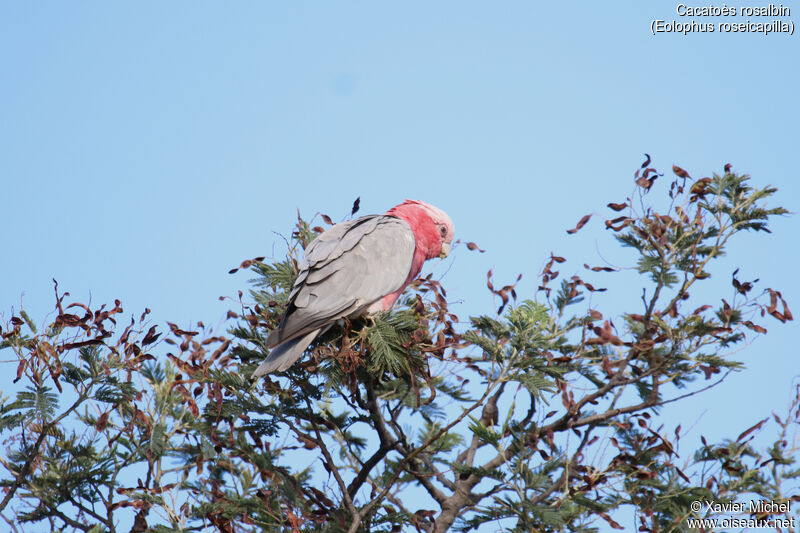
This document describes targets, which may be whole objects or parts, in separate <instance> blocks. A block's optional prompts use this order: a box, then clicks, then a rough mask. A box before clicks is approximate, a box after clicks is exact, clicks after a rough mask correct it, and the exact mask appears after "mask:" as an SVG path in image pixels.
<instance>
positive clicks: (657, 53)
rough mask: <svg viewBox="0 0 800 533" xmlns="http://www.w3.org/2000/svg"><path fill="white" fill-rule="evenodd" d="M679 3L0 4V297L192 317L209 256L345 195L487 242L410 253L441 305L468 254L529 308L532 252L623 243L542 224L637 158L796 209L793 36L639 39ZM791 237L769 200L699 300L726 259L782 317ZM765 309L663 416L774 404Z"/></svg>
mask: <svg viewBox="0 0 800 533" xmlns="http://www.w3.org/2000/svg"><path fill="white" fill-rule="evenodd" d="M676 5H677V2H665V1H652V2H641V1H622V2H615V3H605V2H571V3H561V2H559V3H556V2H552V3H534V2H503V3H486V2H436V3H430V2H403V3H399V2H395V3H386V2H381V3H377V2H375V3H367V2H343V1H339V2H328V3H311V2H302V3H301V2H293V3H289V2H284V3H277V2H236V3H218V2H177V1H176V2H169V3H163V2H136V3H133V2H128V3H105V2H70V3H56V2H50V3H47V2H38V3H10V2H7V3H4V4H2V6H0V72H2V82H1V83H0V217H2V222H3V228H4V232H3V239H2V249H3V260H2V261H1V262H0V311H2V312H4V313H6V316H7V317H8V314H9V312H10V309H11V307H12V306H13V307H15V308H17V307H18V306H19V302H20V301H22V302H23V303H24V305H25V307H26V308H27V310H28V311H29V313H30V314H31V315H32V316H33V317H34V318H35V319H37V321H39V322H41V321H42V320H44V318H45V316H46V314H47V313H48V312H49V311H50V310H51V309H52V305H53V297H52V294H53V289H52V282H51V278H56V279H57V280H58V282H59V284H60V287H61V288H62V289H63V290H68V291H69V292H71V293H72V295H73V296H74V297H76V298H77V299H78V300H82V301H86V300H88V299H89V298H91V300H92V301H93V302H94V303H95V304H100V303H104V302H110V301H113V299H114V298H119V299H120V300H122V302H123V304H124V307H125V310H126V311H127V312H130V313H135V314H137V315H138V314H139V313H140V312H141V311H142V310H143V309H144V308H145V307H150V308H151V309H152V310H153V317H154V319H155V320H156V321H158V322H160V323H163V322H164V321H165V320H170V321H172V322H176V323H178V324H181V325H190V324H192V323H194V322H196V321H197V320H202V321H204V322H205V323H206V324H217V323H220V321H221V320H222V319H223V317H224V315H225V311H226V310H227V309H228V306H227V304H226V303H224V302H219V301H218V300H217V297H218V296H221V295H228V296H230V295H234V294H235V292H236V290H237V289H240V288H241V289H244V288H246V280H247V274H243V273H239V274H238V275H233V276H232V275H228V274H227V271H228V270H229V269H230V268H232V267H235V266H237V265H238V263H239V262H240V261H241V260H243V259H246V258H250V257H254V256H258V255H267V256H274V257H280V256H281V255H282V253H283V251H284V247H283V244H282V243H283V241H282V239H281V237H280V236H278V235H277V234H276V233H275V232H278V233H283V234H286V233H288V232H289V231H290V227H291V225H292V223H293V221H294V219H295V216H296V210H297V209H299V210H300V211H301V213H302V214H304V215H306V216H311V215H313V214H314V213H315V212H325V213H327V214H329V215H331V217H333V218H334V219H336V220H341V219H342V218H343V217H344V216H345V215H347V214H348V213H349V209H350V206H351V204H352V202H353V200H354V199H355V198H356V197H357V196H360V197H361V206H362V209H361V213H371V212H382V211H384V210H386V209H388V208H389V207H391V206H392V205H394V204H396V203H399V202H400V201H402V200H403V199H405V198H416V199H421V200H425V201H428V202H430V203H433V204H435V205H437V206H438V207H441V208H442V209H444V210H445V211H447V212H448V213H449V214H450V216H451V218H452V219H453V221H454V223H455V226H456V232H457V237H460V238H461V239H463V240H466V241H475V242H477V243H478V244H479V245H480V246H481V247H483V248H485V249H486V253H485V254H477V253H470V252H467V250H466V249H465V248H464V247H463V246H462V247H460V248H458V249H456V251H455V253H454V254H453V256H452V258H451V259H449V260H448V261H446V262H443V263H439V264H435V265H431V266H429V267H428V268H434V269H435V271H436V272H437V273H438V274H444V278H443V281H444V284H445V286H446V287H447V288H448V294H449V295H451V296H452V297H453V298H455V299H458V300H461V301H462V303H461V304H460V307H459V313H460V314H461V315H462V316H464V317H466V316H467V315H469V314H477V313H482V312H489V311H490V310H491V309H493V308H496V305H495V304H494V303H493V302H492V301H491V298H490V296H489V295H488V292H487V291H486V290H485V288H484V283H485V274H486V271H487V270H488V269H489V268H494V271H495V273H496V277H497V279H498V280H499V281H511V280H512V279H513V278H514V277H516V274H517V273H520V272H522V273H523V274H524V276H525V277H524V279H523V283H522V284H521V286H520V287H521V289H520V291H519V292H520V295H521V296H523V297H529V296H532V291H533V288H534V287H535V276H536V274H538V272H539V271H540V270H541V268H542V266H543V265H544V262H545V258H546V257H547V256H548V255H549V253H550V252H551V251H553V252H555V253H557V254H559V255H564V256H567V257H568V258H569V259H572V260H573V263H571V265H572V267H571V268H572V271H569V270H565V271H563V272H562V274H566V273H570V274H571V273H573V272H575V273H577V272H580V271H581V270H582V267H581V265H582V264H583V263H584V262H588V263H590V264H600V263H601V261H602V260H601V258H600V255H601V254H602V256H603V257H605V258H610V259H614V260H618V262H619V263H620V264H624V261H625V259H626V258H627V259H630V258H631V256H626V255H625V254H624V253H622V252H619V251H618V250H617V249H616V247H615V244H614V243H613V242H612V240H611V239H610V237H609V235H608V234H607V233H606V232H604V231H602V228H601V223H600V222H599V220H594V221H593V223H591V224H590V225H589V226H587V227H586V228H585V229H584V230H583V231H582V232H581V233H580V234H578V236H576V237H568V236H567V235H566V233H565V232H564V230H565V229H568V228H571V227H573V226H574V224H575V222H576V221H577V220H578V219H579V218H580V217H581V216H582V215H583V214H585V213H588V212H592V211H597V212H604V210H603V206H604V205H605V204H606V203H607V202H610V201H622V200H623V199H624V198H625V197H626V196H627V195H629V194H630V193H631V192H632V189H633V182H632V174H633V171H634V170H635V169H636V168H638V166H639V164H640V163H641V162H642V161H643V155H642V154H643V153H644V152H648V153H650V154H651V155H652V157H653V163H654V164H655V165H656V166H657V167H658V168H659V169H661V170H662V171H667V170H668V169H669V168H670V167H671V165H672V164H673V163H676V164H679V165H680V166H682V167H683V168H685V169H687V170H688V171H689V172H690V173H691V174H692V175H693V176H702V175H709V174H710V173H711V172H714V171H721V169H722V165H723V164H725V163H731V164H733V166H734V168H735V169H737V170H739V171H742V172H747V173H750V174H752V175H753V179H754V182H755V183H756V184H760V185H765V184H771V185H774V186H777V187H778V188H779V195H778V199H777V202H778V203H780V204H782V205H784V206H785V207H787V208H789V209H790V210H791V211H797V210H798V200H800V191H798V185H797V180H796V176H795V174H796V168H797V161H796V157H797V154H798V140H799V139H798V137H799V135H798V129H797V128H798V122H800V108H799V107H798V98H797V92H798V85H799V83H798V82H800V78H799V76H800V75H799V74H798V66H800V45H799V44H798V40H797V37H795V36H788V35H785V34H781V35H769V36H764V35H761V34H720V33H713V34H700V35H686V36H684V35H680V34H678V35H676V34H662V35H656V36H653V35H652V34H651V33H650V23H651V21H652V20H653V19H666V20H673V19H676V20H683V21H687V19H685V18H684V19H681V18H680V17H678V16H677V14H676V12H675V7H676ZM729 5H735V6H739V5H750V4H740V3H738V2H731V3H729ZM798 9H800V8H798ZM794 16H796V15H795V14H793V16H792V17H794ZM792 17H788V18H785V20H794V18H792ZM697 20H698V21H700V19H697ZM718 20H719V19H706V20H703V21H704V22H707V21H711V22H717V21H718ZM798 229H800V228H798V219H797V217H796V216H791V217H784V218H782V219H781V220H778V221H776V222H775V223H774V225H773V230H774V233H773V234H772V235H771V236H768V237H767V238H764V239H761V238H759V239H753V238H745V239H743V240H742V241H741V242H740V243H739V244H738V245H735V246H734V247H733V248H732V249H731V251H730V256H729V257H728V258H727V259H726V262H725V264H724V266H722V267H721V268H720V269H719V270H718V274H717V276H716V280H715V281H713V282H710V283H717V284H718V285H712V286H713V287H719V291H718V292H717V293H715V294H718V295H719V296H720V297H727V296H729V295H730V294H731V291H732V289H731V288H730V284H729V280H730V278H729V276H730V272H731V271H732V270H733V269H734V268H736V267H741V271H740V272H741V278H742V279H752V278H755V277H759V278H761V280H762V283H763V286H771V287H774V288H777V289H780V290H782V291H783V294H784V296H785V297H786V298H787V300H788V301H789V304H790V306H793V307H794V308H797V307H798V305H797V302H798V301H799V300H800V291H799V290H798V289H799V288H800V285H799V284H798V282H797V279H796V274H795V272H796V264H797V261H798V259H799V258H798V248H797V246H796V242H797V237H796V235H797V232H798ZM445 272H446V273H445ZM599 279H600V281H602V280H603V278H599ZM627 279H628V280H630V279H631V278H627ZM637 290H638V289H637ZM634 292H635V291H633V292H631V293H630V294H628V293H624V292H623V293H620V294H616V293H615V295H614V296H611V295H610V294H611V293H608V294H609V295H606V296H603V295H598V296H596V297H595V300H594V302H593V303H595V304H596V306H597V307H598V308H600V309H603V308H604V306H605V307H606V308H609V307H610V308H617V309H623V308H624V307H623V306H624V305H625V304H626V303H629V302H633V301H635V299H636V298H638V296H639V294H638V292H637V293H636V294H634ZM767 326H768V329H769V330H770V333H769V335H768V336H767V337H765V338H763V339H759V340H758V341H756V342H755V343H754V344H753V345H751V346H750V347H748V348H747V350H746V351H745V352H744V353H743V354H742V357H743V358H744V360H745V361H746V362H748V363H749V364H750V366H751V369H750V370H749V371H748V372H746V373H742V374H740V375H737V376H734V377H732V378H731V379H730V380H729V381H728V382H726V383H725V384H724V385H723V386H722V387H721V388H720V389H718V390H717V391H714V392H713V393H711V394H708V395H705V396H702V397H701V398H700V399H699V400H697V402H696V403H695V404H692V405H691V406H690V407H684V406H683V405H682V404H680V405H681V407H679V408H678V407H676V408H675V409H676V410H673V411H672V412H671V414H670V413H667V414H668V416H671V417H673V419H675V420H680V419H685V420H689V423H694V422H696V424H695V425H696V426H697V428H698V431H701V432H703V433H705V434H706V435H708V436H710V437H712V438H719V437H722V436H732V437H735V436H736V435H738V434H739V433H740V432H741V430H743V429H745V428H746V427H748V426H749V425H750V424H749V422H750V421H753V422H755V421H756V420H758V419H759V417H761V416H763V415H766V414H768V413H769V412H770V411H771V410H777V411H778V412H780V409H782V407H783V405H784V403H785V402H786V401H788V399H789V394H790V385H791V382H792V379H793V377H794V376H795V375H796V374H797V369H798V364H797V353H796V351H797V349H796V341H795V338H794V336H793V334H794V333H796V331H797V327H796V326H795V324H794V323H792V324H788V325H783V326H781V325H779V324H777V323H768V324H767ZM8 386H9V384H8V383H7V381H5V380H4V379H2V378H0V390H8ZM743 391H745V393H744V394H743ZM681 410H686V411H681ZM687 413H690V414H687ZM703 413H705V414H703ZM734 413H735V416H733V414H734ZM701 415H702V416H701ZM698 440H699V437H695V438H694V439H693V440H692V441H691V445H692V446H693V445H694V444H695V443H697V442H698Z"/></svg>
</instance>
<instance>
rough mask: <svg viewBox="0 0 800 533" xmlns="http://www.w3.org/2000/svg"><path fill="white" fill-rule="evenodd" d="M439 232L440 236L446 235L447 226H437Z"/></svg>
mask: <svg viewBox="0 0 800 533" xmlns="http://www.w3.org/2000/svg"><path fill="white" fill-rule="evenodd" d="M439 234H440V235H441V236H442V237H445V236H447V228H446V227H445V226H439Z"/></svg>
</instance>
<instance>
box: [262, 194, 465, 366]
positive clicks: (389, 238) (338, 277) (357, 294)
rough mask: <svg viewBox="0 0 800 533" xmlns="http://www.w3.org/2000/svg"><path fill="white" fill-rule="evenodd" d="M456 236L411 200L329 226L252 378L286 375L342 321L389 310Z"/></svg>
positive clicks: (440, 217) (308, 256)
mask: <svg viewBox="0 0 800 533" xmlns="http://www.w3.org/2000/svg"><path fill="white" fill-rule="evenodd" d="M453 233H454V229H453V223H452V222H451V221H450V217H448V216H447V214H446V213H445V212H444V211H442V210H440V209H437V208H436V207H434V206H432V205H429V204H426V203H425V202H419V201H416V200H406V201H405V202H403V203H402V204H400V205H397V206H395V207H393V208H391V209H389V210H388V211H387V212H386V213H385V214H383V215H368V216H365V217H361V218H358V219H356V220H350V221H348V222H342V223H340V224H336V225H334V226H331V227H330V228H329V229H328V230H327V231H325V232H324V233H322V234H321V235H319V236H318V237H317V238H316V239H315V240H314V241H312V242H311V244H310V245H309V246H308V248H306V251H305V257H304V258H303V261H302V262H301V263H300V271H299V273H298V275H297V280H295V283H294V287H292V292H291V293H290V294H289V302H288V305H287V308H286V312H285V313H284V315H283V318H282V319H281V322H280V324H279V325H278V327H277V328H275V330H273V331H272V333H270V335H269V337H267V341H266V345H267V348H271V349H272V351H271V352H270V354H269V356H268V357H267V358H266V359H265V360H264V362H263V363H261V365H260V366H259V367H258V368H257V369H256V371H255V372H253V377H258V376H263V375H264V374H269V373H270V372H275V371H283V370H286V369H288V368H289V367H290V366H292V363H294V362H295V361H296V360H297V359H298V358H299V357H300V356H301V355H302V354H303V352H304V351H305V350H306V348H308V345H309V344H311V342H312V341H313V340H314V339H315V338H317V336H319V335H321V334H322V333H324V332H325V331H327V330H328V328H330V327H331V326H332V325H333V324H335V323H336V322H337V321H338V320H339V319H342V318H355V317H358V316H361V315H363V314H374V313H377V312H378V311H384V310H387V309H389V308H390V307H392V306H393V305H394V303H395V301H397V298H398V297H399V296H400V294H401V293H402V292H403V290H404V289H405V288H406V287H407V286H408V284H409V283H411V282H412V281H413V280H414V279H415V278H416V277H417V276H418V275H419V272H420V270H421V269H422V264H423V263H424V262H425V261H427V260H428V259H433V258H434V257H442V258H444V257H446V256H447V254H448V253H449V251H450V243H451V242H452V241H453Z"/></svg>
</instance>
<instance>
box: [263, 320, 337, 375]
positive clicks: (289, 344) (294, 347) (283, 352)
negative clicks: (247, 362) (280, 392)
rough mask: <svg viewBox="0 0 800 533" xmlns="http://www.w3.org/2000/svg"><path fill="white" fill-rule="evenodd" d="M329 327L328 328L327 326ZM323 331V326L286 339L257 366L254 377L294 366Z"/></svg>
mask: <svg viewBox="0 0 800 533" xmlns="http://www.w3.org/2000/svg"><path fill="white" fill-rule="evenodd" d="M325 329H327V328H325ZM320 333H322V328H320V329H315V330H314V331H312V332H310V333H306V334H305V335H303V336H302V337H298V338H296V339H292V340H290V341H286V342H284V343H283V344H279V345H278V346H276V347H275V348H273V349H272V351H271V352H270V353H269V356H267V358H266V359H264V362H263V363H261V365H260V366H259V367H258V368H256V371H255V372H253V376H252V377H253V378H257V377H261V376H263V375H266V374H270V373H272V372H276V371H277V372H282V371H284V370H286V369H288V368H289V367H290V366H292V363H294V362H295V361H297V359H299V358H300V356H301V355H303V352H305V351H306V348H308V345H309V344H311V341H313V340H314V339H315V338H316V337H317V335H319V334H320Z"/></svg>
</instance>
